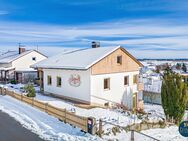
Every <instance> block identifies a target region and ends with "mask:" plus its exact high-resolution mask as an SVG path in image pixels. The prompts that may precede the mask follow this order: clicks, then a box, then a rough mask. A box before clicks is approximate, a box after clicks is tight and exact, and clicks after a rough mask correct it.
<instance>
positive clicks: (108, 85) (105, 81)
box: [104, 78, 110, 90]
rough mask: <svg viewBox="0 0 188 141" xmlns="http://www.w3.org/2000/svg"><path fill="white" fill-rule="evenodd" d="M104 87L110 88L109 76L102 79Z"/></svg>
mask: <svg viewBox="0 0 188 141" xmlns="http://www.w3.org/2000/svg"><path fill="white" fill-rule="evenodd" d="M104 89H105V90H109V89H110V78H106V79H104Z"/></svg>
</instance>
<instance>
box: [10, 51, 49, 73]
mask: <svg viewBox="0 0 188 141" xmlns="http://www.w3.org/2000/svg"><path fill="white" fill-rule="evenodd" d="M33 58H35V59H36V60H33ZM46 58H47V57H45V56H44V55H42V54H40V53H38V52H36V51H34V50H33V51H31V52H29V53H28V54H25V55H23V56H21V57H19V58H18V59H15V60H14V61H12V67H14V68H15V70H23V71H24V70H26V71H27V70H33V69H32V68H30V66H31V65H33V64H35V63H37V62H40V61H42V60H44V59H46Z"/></svg>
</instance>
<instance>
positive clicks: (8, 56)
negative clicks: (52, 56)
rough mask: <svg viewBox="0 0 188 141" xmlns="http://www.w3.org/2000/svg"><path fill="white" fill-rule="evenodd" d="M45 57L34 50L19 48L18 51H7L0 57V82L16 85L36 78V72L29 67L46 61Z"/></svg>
mask: <svg viewBox="0 0 188 141" xmlns="http://www.w3.org/2000/svg"><path fill="white" fill-rule="evenodd" d="M46 58H47V57H46V56H45V55H43V54H41V53H40V52H38V51H36V50H26V49H25V48H19V50H18V51H8V52H5V53H3V54H1V55H0V80H1V82H10V81H11V80H16V81H17V82H18V83H26V82H27V81H29V80H31V79H32V80H33V79H35V78H37V71H36V70H34V69H33V68H30V66H31V65H33V64H35V63H37V62H39V61H42V60H44V59H46Z"/></svg>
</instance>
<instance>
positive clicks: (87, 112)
mask: <svg viewBox="0 0 188 141" xmlns="http://www.w3.org/2000/svg"><path fill="white" fill-rule="evenodd" d="M4 87H7V88H9V89H10V90H16V91H19V89H20V88H22V87H24V85H22V84H17V85H14V84H6V86H4ZM35 90H36V97H35V99H37V100H39V101H41V102H44V103H48V104H50V105H52V106H55V107H58V108H62V109H66V110H68V111H74V112H75V113H76V114H77V115H80V116H85V117H95V118H96V119H97V120H99V118H101V119H103V120H104V121H108V122H112V123H114V124H117V125H121V126H127V125H130V124H132V123H134V122H135V123H140V122H141V120H140V119H138V118H137V116H135V115H133V114H130V113H129V112H122V111H121V110H119V111H118V110H112V109H103V108H92V109H84V108H79V107H76V106H74V103H71V102H68V101H66V100H61V99H58V98H53V97H50V96H45V95H42V94H40V93H39V92H38V91H39V87H35ZM105 127H107V126H105ZM104 129H105V128H104Z"/></svg>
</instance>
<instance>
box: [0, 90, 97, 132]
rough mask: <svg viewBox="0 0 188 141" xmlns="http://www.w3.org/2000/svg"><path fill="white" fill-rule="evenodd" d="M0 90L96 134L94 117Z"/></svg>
mask: <svg viewBox="0 0 188 141" xmlns="http://www.w3.org/2000/svg"><path fill="white" fill-rule="evenodd" d="M0 92H1V94H2V95H9V96H11V97H14V98H15V99H17V100H20V101H22V102H25V103H27V104H29V105H31V106H33V107H36V108H38V109H40V110H42V111H44V112H46V113H48V114H49V115H52V116H54V117H56V118H58V119H59V120H61V121H63V122H65V123H68V124H70V125H72V126H75V127H78V128H80V129H81V130H82V131H84V132H88V133H90V134H96V119H95V118H93V117H89V118H88V117H82V116H78V115H76V114H75V113H72V112H69V111H67V110H66V109H60V108H57V107H54V106H52V105H49V104H48V103H44V102H41V101H38V100H36V99H34V98H30V97H27V96H24V95H23V94H18V93H16V92H14V91H10V90H8V89H5V88H1V87H0Z"/></svg>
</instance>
